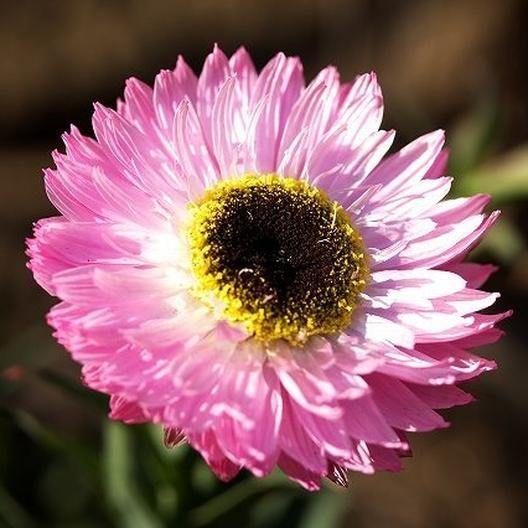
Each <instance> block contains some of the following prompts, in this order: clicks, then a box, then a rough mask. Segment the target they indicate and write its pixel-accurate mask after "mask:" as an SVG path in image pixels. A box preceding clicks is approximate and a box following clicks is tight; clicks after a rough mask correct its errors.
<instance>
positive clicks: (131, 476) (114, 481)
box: [104, 422, 163, 528]
mask: <svg viewBox="0 0 528 528" xmlns="http://www.w3.org/2000/svg"><path fill="white" fill-rule="evenodd" d="M104 444H105V445H104V487H105V493H106V497H107V500H108V502H109V506H110V507H111V508H112V509H113V510H114V511H115V513H116V514H117V516H118V518H119V522H118V523H117V525H118V526H123V528H162V527H163V523H162V521H161V520H160V519H159V518H158V517H157V516H156V514H155V513H154V512H153V511H152V510H151V509H150V508H149V506H148V504H147V503H146V501H145V500H144V498H143V496H142V494H141V493H140V491H139V487H138V484H137V480H136V474H135V467H134V466H135V456H134V453H133V446H132V442H131V431H130V430H129V429H128V428H127V426H125V425H123V424H121V423H118V422H108V423H107V424H106V428H105V439H104Z"/></svg>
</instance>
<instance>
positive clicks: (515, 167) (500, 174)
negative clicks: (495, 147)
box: [457, 145, 528, 203]
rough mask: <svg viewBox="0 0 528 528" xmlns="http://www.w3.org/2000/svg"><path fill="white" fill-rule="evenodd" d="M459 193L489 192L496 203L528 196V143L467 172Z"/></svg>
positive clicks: (461, 182) (460, 184)
mask: <svg viewBox="0 0 528 528" xmlns="http://www.w3.org/2000/svg"><path fill="white" fill-rule="evenodd" d="M457 189H458V191H459V194H465V195H470V194H475V193H487V194H491V195H492V196H493V200H494V202H495V203H500V202H505V201H508V200H518V199H521V198H525V197H526V196H528V145H522V146H520V147H518V148H516V149H515V150H512V151H510V152H509V153H507V154H504V155H502V156H500V157H499V158H497V159H495V160H493V161H490V162H489V163H486V164H485V165H483V166H482V167H479V168H477V169H474V170H471V171H469V172H468V173H466V174H465V175H464V177H463V178H462V179H461V181H460V182H459V185H458V187H457Z"/></svg>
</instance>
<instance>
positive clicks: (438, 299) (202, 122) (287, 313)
mask: <svg viewBox="0 0 528 528" xmlns="http://www.w3.org/2000/svg"><path fill="white" fill-rule="evenodd" d="M382 112H383V100H382V95H381V91H380V88H379V86H378V84H377V81H376V76H375V75H374V74H373V73H370V74H366V75H360V76H358V77H357V78H356V79H355V80H353V81H352V82H341V81H340V77H339V74H338V72H337V70H336V69H335V68H334V67H332V66H330V67H328V68H326V69H324V70H322V71H321V72H320V73H319V74H318V75H317V76H316V77H315V79H313V80H312V81H311V82H310V83H309V84H307V85H305V81H304V78H303V71H302V63H301V61H300V60H299V59H298V58H294V57H286V56H285V55H284V54H282V53H279V54H278V55H276V56H275V57H274V58H273V59H272V60H271V61H270V62H269V63H268V64H267V65H266V66H265V67H264V68H263V69H262V71H261V72H260V73H257V71H256V70H255V67H254V65H253V63H252V61H251V58H250V56H249V55H248V53H247V52H246V51H245V49H243V48H241V49H239V50H238V51H237V52H236V53H235V54H234V55H233V56H232V57H230V58H228V57H226V55H225V54H224V53H223V52H222V51H221V50H220V49H219V48H218V47H215V48H214V51H213V52H212V53H211V54H210V55H209V56H208V57H207V59H206V61H205V64H204V67H203V70H202V72H201V74H200V75H199V76H198V77H197V76H196V75H195V74H194V73H193V71H192V70H191V69H190V68H189V66H188V65H187V64H186V63H185V61H184V59H183V58H182V57H179V58H178V61H177V64H176V67H175V69H174V70H164V71H161V72H160V73H159V74H158V75H157V77H156V79H155V81H154V87H153V88H151V87H149V86H147V85H146V84H144V83H142V82H141V81H139V80H137V79H129V80H128V81H127V84H126V89H125V94H124V98H123V100H120V101H119V102H118V104H117V109H116V110H113V109H110V108H106V107H105V106H103V105H101V104H96V105H95V110H94V114H93V130H94V133H95V139H92V138H90V137H87V136H84V135H82V134H81V133H80V132H79V130H78V129H76V128H75V127H72V128H71V131H70V132H69V133H66V134H64V143H65V147H66V152H65V153H61V152H58V151H55V152H54V153H53V160H54V163H55V168H53V169H48V170H46V171H45V185H46V191H47V194H48V196H49V199H50V200H51V202H52V203H53V204H54V205H55V207H56V208H57V209H58V210H59V212H60V216H56V217H53V218H47V219H43V220H40V221H39V222H37V224H36V226H35V235H34V238H32V239H31V240H29V241H28V253H29V256H30V264H29V265H30V268H31V270H32V271H33V274H34V276H35V279H36V280H37V282H38V283H39V284H40V285H41V286H42V287H43V288H44V289H45V290H46V291H47V292H49V293H50V294H51V295H53V296H55V297H58V298H59V299H60V303H59V304H57V305H56V306H55V307H54V308H53V309H52V310H51V312H50V313H49V316H48V321H49V323H50V325H51V326H52V327H53V328H54V329H55V334H54V335H55V336H56V338H57V340H58V341H59V342H60V343H61V344H62V345H63V346H64V347H65V348H66V349H67V350H68V351H69V352H70V354H71V355H72V357H73V359H74V360H75V361H77V362H79V363H80V364H81V365H82V376H83V381H84V383H86V384H87V385H88V386H89V387H91V388H92V389H94V390H97V391H101V392H103V393H106V394H108V395H110V407H111V411H110V416H111V418H113V419H116V420H122V421H124V422H126V423H138V422H154V423H157V424H161V425H162V426H163V427H164V428H165V431H166V442H167V443H168V444H169V445H173V444H176V443H178V442H180V441H185V442H188V443H189V444H190V445H191V446H192V447H193V448H195V449H196V450H198V451H199V452H200V453H201V455H202V456H203V458H204V459H205V460H206V462H207V463H208V464H209V466H210V467H211V469H212V470H213V471H214V472H215V473H216V474H217V475H218V477H219V478H221V479H224V480H228V479H231V478H232V477H234V476H235V475H236V474H237V473H238V472H239V471H240V469H242V468H246V469H248V470H250V471H251V472H252V473H253V474H254V475H256V476H257V477H262V476H264V475H266V474H268V473H269V472H270V471H272V470H273V469H274V468H275V467H276V466H278V467H279V468H280V469H282V471H283V472H284V473H285V474H286V475H287V476H288V477H290V478H291V479H293V480H295V481H297V482H299V483H300V484H301V485H303V486H304V487H306V488H307V489H310V490H313V489H317V488H318V487H319V486H320V483H321V479H322V478H323V477H327V478H329V479H331V480H333V481H335V482H337V483H340V484H343V485H344V484H346V479H347V472H348V471H349V470H353V471H360V472H362V473H373V472H375V471H376V470H390V471H397V470H399V469H400V467H401V463H400V457H401V456H405V455H408V454H409V444H408V441H407V437H406V432H409V431H413V432H414V431H430V430H433V429H438V428H442V427H446V426H447V423H446V422H445V421H444V419H443V418H442V417H441V416H440V414H438V413H437V412H436V411H435V410H434V409H443V408H447V407H451V406H454V405H460V404H464V403H467V402H469V401H471V399H472V397H471V396H470V395H469V394H467V393H466V392H464V391H462V390H461V389H460V388H458V387H457V384H458V383H459V382H463V381H466V380H468V379H471V378H474V377H475V376H478V375H479V374H480V373H482V372H484V371H487V370H491V369H493V368H495V364H494V363H493V362H492V361H489V360H486V359H483V358H480V357H478V356H476V355H474V353H473V352H471V350H472V349H473V348H475V347H477V346H479V345H483V344H486V343H491V342H493V341H495V340H496V339H497V338H498V337H499V336H500V331H499V330H497V329H496V328H495V324H496V323H497V321H499V320H500V319H502V318H504V317H505V316H506V315H508V314H499V315H484V314H481V313H478V312H479V311H480V310H482V309H484V308H487V307H489V306H490V305H491V304H493V302H494V301H495V299H496V298H497V297H498V294H496V293H487V292H485V291H482V290H480V289H479V288H480V286H481V285H482V284H483V282H484V281H485V280H486V278H487V277H488V276H489V275H490V273H491V272H492V271H493V270H494V268H493V267H492V266H489V265H480V264H472V263H467V262H464V258H465V256H466V255H467V253H468V251H469V250H470V249H471V248H473V247H474V246H475V245H476V244H477V243H478V241H479V240H480V238H481V237H482V236H483V235H484V233H485V232H486V231H487V229H488V228H489V227H490V226H491V225H492V224H493V223H494V222H495V220H496V219H497V212H494V213H492V214H491V215H486V214H484V213H483V212H482V210H483V208H484V206H485V205H486V204H487V203H488V201H489V197H488V196H484V195H477V196H473V197H470V198H457V199H451V200H444V198H445V196H446V194H447V193H448V191H449V188H450V185H451V179H450V178H448V177H445V176H444V173H445V166H446V158H447V154H446V151H445V150H444V149H443V144H444V134H443V132H441V131H436V132H432V133H429V134H426V135H424V136H422V137H420V138H418V139H417V140H415V141H413V142H412V143H410V144H409V145H407V146H406V147H404V148H402V149H401V150H400V151H398V152H396V153H393V154H390V155H388V154H387V153H388V150H389V149H390V147H391V144H392V142H393V139H394V131H392V130H389V131H386V130H380V125H381V121H382Z"/></svg>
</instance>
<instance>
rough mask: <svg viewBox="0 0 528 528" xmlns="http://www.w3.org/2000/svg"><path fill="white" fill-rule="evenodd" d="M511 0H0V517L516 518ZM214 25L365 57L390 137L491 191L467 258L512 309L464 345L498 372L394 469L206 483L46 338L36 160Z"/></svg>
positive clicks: (351, 521)
mask: <svg viewBox="0 0 528 528" xmlns="http://www.w3.org/2000/svg"><path fill="white" fill-rule="evenodd" d="M527 23H528V3H527V2H526V1H523V0H444V1H440V0H438V1H437V0H422V1H420V0H386V1H382V0H306V1H302V0H289V1H284V0H270V1H252V2H249V1H247V0H245V1H244V0H222V1H218V0H216V1H214V0H195V1H192V2H191V1H181V0H180V1H176V0H173V1H170V0H166V1H156V2H146V1H139V0H121V1H104V0H83V1H80V0H76V1H75V0H69V1H67V0H33V1H29V0H17V1H12V0H0V86H1V95H0V177H1V187H0V188H1V191H0V251H1V259H0V299H1V303H0V330H1V331H0V527H4V526H5V527H10V528H34V527H53V528H55V527H59V528H99V527H101V528H106V527H124V528H129V527H130V528H162V527H165V526H191V527H194V526H197V527H198V526H227V525H233V523H235V524H236V525H237V526H248V527H266V526H285V527H286V526H287V527H295V526H299V527H301V528H318V527H334V526H335V527H341V526H342V527H348V526H350V527H355V528H385V527H387V528H399V527H402V528H407V527H424V526H427V527H432V528H436V527H439V528H440V527H441V528H451V527H452V528H466V527H467V528H473V527H482V528H495V527H500V528H516V527H520V528H522V527H525V526H528V500H526V499H527V493H528V480H527V475H528V467H527V466H528V457H527V456H526V453H525V449H526V446H527V444H528V442H527V441H528V434H527V433H528V420H527V418H528V391H527V389H526V387H527V383H526V377H527V376H528V354H527V353H526V351H525V348H526V343H527V337H526V336H527V333H526V331H527V328H526V324H523V323H525V321H526V316H525V313H526V309H527V300H528V296H527V294H528V271H527V269H528V249H527V248H528V246H527V242H528V241H527V235H528V210H527V208H526V206H527V203H528V202H527V199H528V103H527V102H526V96H527V94H528V68H527V63H526V58H525V57H526V48H527V41H528V32H527V31H526V27H527ZM215 41H217V42H218V43H219V44H220V45H221V46H222V47H223V49H224V50H225V51H226V52H229V53H230V52H233V51H234V50H235V49H236V47H238V46H239V45H240V44H244V45H246V47H247V48H248V49H249V51H250V52H251V54H252V55H253V57H254V58H255V62H256V64H257V66H258V67H262V66H263V65H264V64H265V62H266V61H267V60H268V59H269V58H270V57H271V56H272V55H274V54H275V53H276V52H277V51H279V50H284V51H285V52H287V53H290V54H296V55H300V56H301V57H302V59H303V61H304V64H305V69H306V76H307V78H308V79H309V78H310V77H311V76H312V75H313V74H314V73H316V72H317V71H318V70H319V69H320V68H322V67H324V66H325V65H327V64H328V63H333V64H335V65H336V66H337V67H338V68H339V69H340V71H341V72H342V76H343V78H345V79H350V78H352V77H353V76H354V75H355V74H357V73H359V72H365V71H369V70H375V71H376V72H377V73H378V75H379V78H380V82H381V85H382V87H383V89H384V94H385V104H386V118H385V122H384V126H385V128H390V127H394V128H396V129H397V130H398V132H399V137H398V140H397V141H398V145H402V144H404V143H405V142H407V141H410V140H411V139H413V138H414V137H416V136H417V135H420V134H422V133H424V132H427V131H430V130H432V129H435V128H445V129H446V130H447V132H448V141H449V146H450V150H451V166H450V172H451V174H452V175H453V176H455V177H456V183H455V187H454V191H453V193H454V195H467V194H471V193H474V192H490V193H491V194H493V196H494V203H493V205H494V206H496V207H500V208H501V209H502V210H503V212H504V214H503V219H502V221H501V222H500V224H499V225H498V226H497V227H496V228H495V229H494V231H493V232H492V233H491V234H490V236H489V237H488V239H487V240H486V242H485V244H484V246H483V247H482V248H481V249H479V250H478V251H477V252H476V253H475V254H474V257H473V258H474V259H476V260H482V261H491V262H494V263H496V264H499V265H500V266H501V269H500V271H499V272H498V273H497V274H496V275H495V276H494V277H493V278H492V280H491V281H490V282H489V284H488V288H489V289H491V290H500V291H501V292H503V296H502V298H501V299H500V303H499V304H500V306H499V308H507V307H508V308H509V307H512V308H514V310H515V315H514V317H513V318H512V319H510V320H508V321H506V322H505V324H504V325H503V327H504V328H505V329H506V330H507V336H506V337H505V338H504V339H503V340H502V341H501V342H500V343H499V344H498V345H494V346H492V347H489V348H488V350H485V351H484V352H483V353H484V354H486V355H488V356H489V357H493V358H494V359H496V360H497V362H498V363H499V365H500V369H499V370H498V371H497V372H495V373H493V374H488V375H487V376H485V377H484V378H482V379H481V380H478V381H476V382H473V383H471V384H470V387H469V390H470V391H471V392H473V393H474V394H475V395H476V396H477V397H478V399H479V401H478V402H477V403H475V404H472V405H471V406H469V407H466V408H461V409H457V410H454V411H449V412H447V413H446V414H447V415H448V418H449V419H450V420H452V421H453V422H454V424H453V427H452V428H450V429H449V430H444V431H440V432H436V433H430V434H428V435H424V436H419V435H416V436H415V437H413V438H412V441H413V446H414V453H415V457H414V458H413V459H409V460H407V461H406V462H405V471H404V472H403V473H401V474H395V475H394V474H376V475H375V476H370V477H366V476H362V475H354V476H353V477H352V479H351V485H350V488H349V489H348V490H345V491H342V490H339V489H336V488H335V487H333V486H329V487H327V488H326V489H325V490H323V491H322V492H321V493H319V494H312V495H310V494H308V493H306V492H303V491H301V490H300V489H298V487H295V486H292V485H290V484H288V483H287V482H286V481H285V480H284V479H283V478H282V477H281V476H280V475H272V476H271V477H269V478H267V479H264V480H262V481H258V480H256V479H252V478H247V476H245V475H243V476H241V477H239V478H238V479H237V480H236V481H235V482H234V483H231V484H227V485H226V484H221V483H218V482H217V481H216V480H215V479H214V478H213V477H212V476H211V475H210V473H209V471H208V470H207V469H206V468H205V466H204V464H202V463H201V462H200V461H199V460H198V458H197V456H196V455H194V454H193V453H191V452H190V451H189V450H187V449H186V448H180V449H177V450H174V451H167V450H166V449H165V448H163V446H162V443H161V437H160V434H159V431H157V430H156V429H155V428H152V427H124V426H121V425H120V424H115V423H110V422H109V421H108V420H107V419H106V418H105V406H106V401H105V398H104V397H102V396H101V397H100V396H98V395H95V394H93V393H91V392H89V391H87V390H85V389H83V388H82V386H81V385H80V383H79V382H78V369H77V367H76V366H75V365H73V363H72V362H71V361H70V360H69V358H68V355H67V354H66V353H65V352H64V350H62V349H61V348H60V347H59V346H58V345H56V344H55V343H54V341H53V340H52V338H51V337H50V330H49V329H48V328H47V327H46V326H45V323H44V314H45V312H46V311H47V309H48V308H49V307H50V305H51V304H52V302H53V300H52V299H50V298H49V297H48V296H47V295H46V294H45V293H44V292H42V291H41V290H40V289H39V288H38V287H37V286H36V284H35V283H34V282H33V280H32V278H31V276H30V273H29V272H28V271H27V270H26V268H25V261H26V258H25V256H24V238H25V237H27V236H28V235H29V234H30V232H31V225H32V222H33V221H35V220H37V219H38V218H40V217H45V216H51V215H53V214H54V211H53V208H52V207H51V206H50V204H49V203H48V201H47V200H46V197H45V194H44V190H43V183H42V174H41V169H42V168H43V167H46V166H48V165H50V163H51V160H50V156H49V152H50V150H52V149H53V148H56V147H59V146H60V134H61V132H62V131H64V130H66V129H67V128H68V126H69V124H70V123H75V124H78V125H79V126H80V128H81V130H82V131H83V132H85V133H90V115H91V108H92V107H91V105H92V102H93V101H95V100H98V101H101V102H103V103H105V104H108V105H113V104H114V103H115V100H116V98H117V97H118V96H119V95H120V94H121V92H122V90H123V86H124V80H125V79H126V78H127V77H129V76H132V75H133V76H137V77H139V78H140V79H142V80H144V81H146V82H148V83H151V82H152V80H153V77H154V75H155V74H156V73H157V72H158V71H159V70H160V69H161V68H169V67H172V66H173V65H174V64H175V60H176V56H177V54H178V53H181V54H183V55H184V56H185V57H186V59H187V60H188V62H189V63H190V64H191V65H192V66H193V67H194V69H195V70H196V71H199V70H200V68H201V64H202V61H203V60H204V58H205V56H206V54H207V53H208V52H209V51H210V50H211V48H212V44H213V43H214V42H215Z"/></svg>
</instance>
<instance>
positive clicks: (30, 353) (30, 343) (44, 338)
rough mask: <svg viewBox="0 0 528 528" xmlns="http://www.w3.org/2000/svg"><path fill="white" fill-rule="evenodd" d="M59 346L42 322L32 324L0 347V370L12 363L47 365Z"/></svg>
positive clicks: (32, 366) (36, 366) (28, 365)
mask: <svg viewBox="0 0 528 528" xmlns="http://www.w3.org/2000/svg"><path fill="white" fill-rule="evenodd" d="M58 350H59V346H58V345H57V343H56V342H55V341H54V339H53V338H52V337H51V331H50V329H49V328H48V327H47V326H45V325H44V324H36V325H33V326H31V327H29V328H27V330H26V331H25V332H23V333H21V334H20V335H18V336H17V337H16V338H15V339H13V340H11V341H10V342H8V343H7V344H5V345H4V346H2V347H1V348H0V370H4V369H6V368H8V367H11V366H13V365H21V366H24V367H28V368H30V369H35V368H40V367H44V366H46V365H49V364H50V362H51V361H52V359H53V358H54V357H55V356H56V353H57V351H58Z"/></svg>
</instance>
